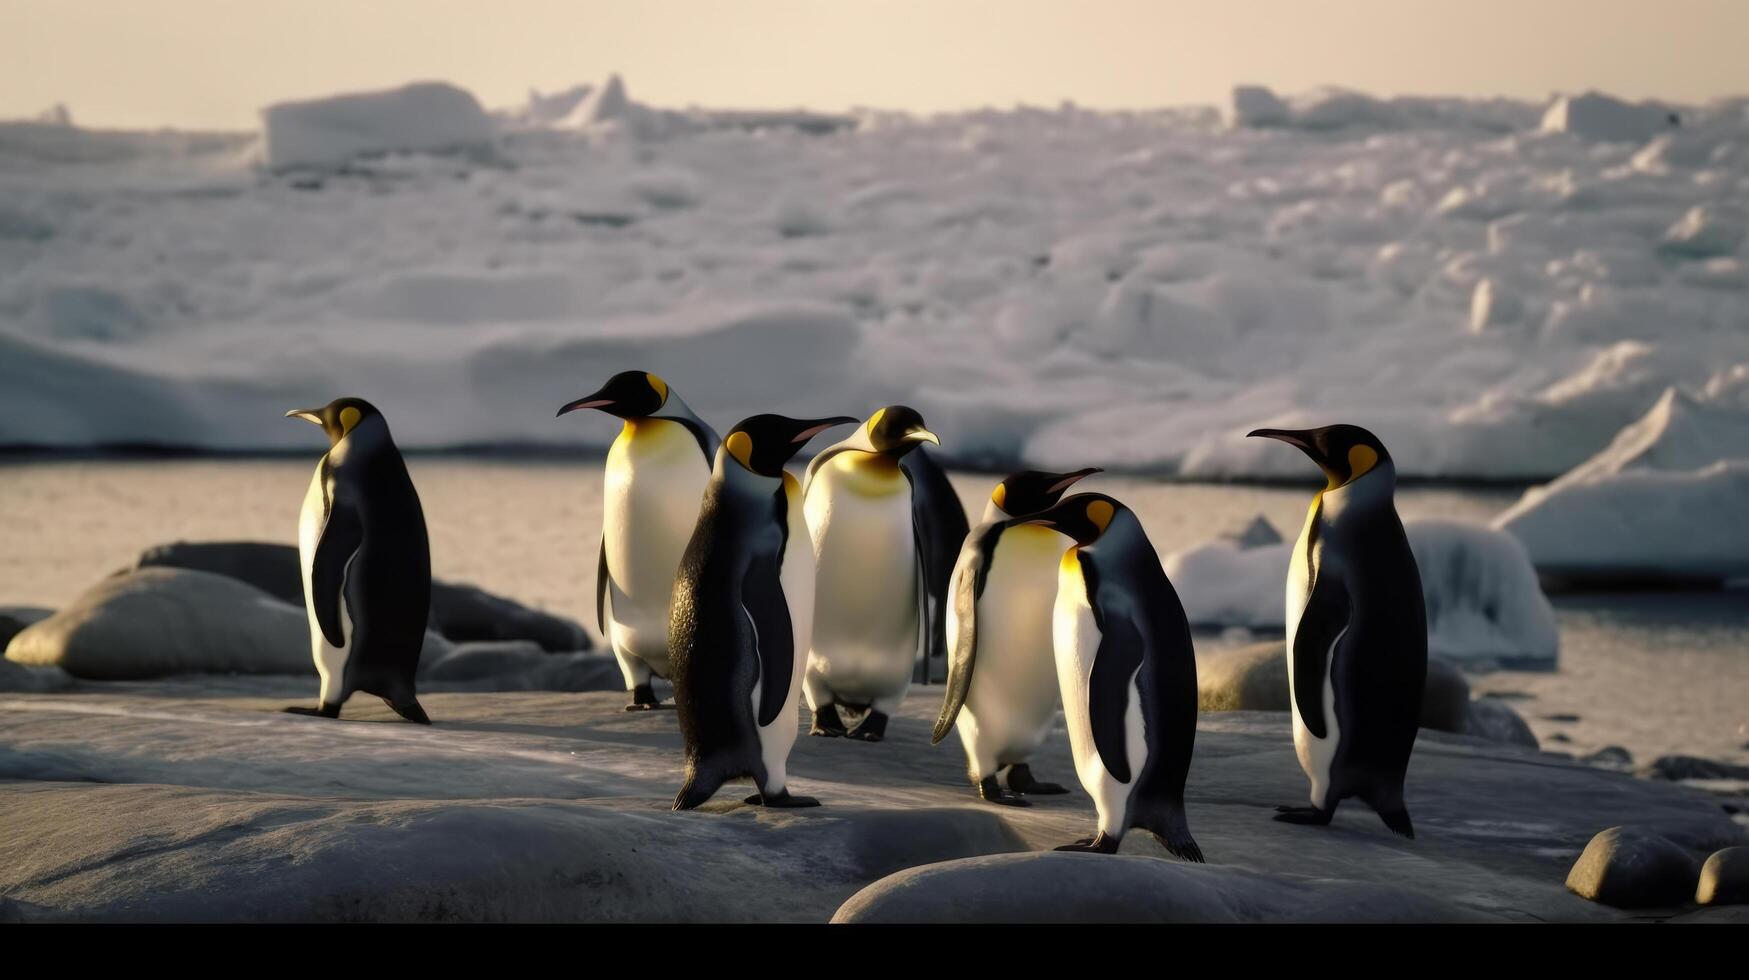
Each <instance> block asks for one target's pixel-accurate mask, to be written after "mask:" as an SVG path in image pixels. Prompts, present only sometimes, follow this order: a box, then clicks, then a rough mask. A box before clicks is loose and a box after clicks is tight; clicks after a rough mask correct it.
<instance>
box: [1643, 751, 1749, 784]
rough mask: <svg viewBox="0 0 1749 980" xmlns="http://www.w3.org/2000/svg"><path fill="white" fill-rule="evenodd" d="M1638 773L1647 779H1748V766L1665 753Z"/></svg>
mask: <svg viewBox="0 0 1749 980" xmlns="http://www.w3.org/2000/svg"><path fill="white" fill-rule="evenodd" d="M1639 774H1640V775H1641V776H1643V777H1645V778H1647V779H1669V780H1682V779H1749V766H1738V765H1732V764H1731V763H1729V762H1719V761H1717V760H1714V759H1702V758H1699V757H1697V756H1692V755H1665V756H1659V757H1658V758H1657V760H1655V761H1654V762H1652V764H1651V765H1648V766H1646V767H1644V768H1642V769H1641V770H1640V772H1639Z"/></svg>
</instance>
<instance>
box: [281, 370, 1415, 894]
mask: <svg viewBox="0 0 1749 980" xmlns="http://www.w3.org/2000/svg"><path fill="white" fill-rule="evenodd" d="M582 409H593V410H595V411H599V412H603V413H606V414H608V415H611V416H613V417H615V418H617V419H619V420H620V422H621V428H620V432H619V435H618V436H617V438H615V440H614V441H613V444H612V446H611V448H610V449H609V451H608V454H607V462H606V472H605V476H604V480H603V503H602V527H601V539H600V549H599V557H598V561H597V574H596V602H595V608H596V624H597V626H598V627H599V629H600V630H601V634H602V637H603V638H604V640H605V641H606V643H607V645H608V647H609V649H610V650H611V651H612V654H613V656H614V658H615V659H616V661H617V663H618V665H619V667H620V670H621V673H622V675H623V677H624V680H625V686H626V690H627V692H628V697H629V701H628V703H627V704H626V710H627V711H649V710H655V709H659V708H663V707H665V705H663V704H662V703H661V701H660V700H659V698H658V696H657V694H656V689H655V686H654V680H655V679H656V678H661V679H664V680H666V681H668V682H669V684H670V685H671V686H672V689H673V692H674V702H673V705H672V707H673V708H674V709H675V715H676V718H677V721H678V724H679V729H680V733H681V736H682V741H683V745H684V765H685V775H684V779H683V782H682V785H681V787H680V788H679V791H678V793H677V794H676V796H675V799H674V804H673V808H674V809H675V810H689V809H693V808H696V807H698V806H700V805H701V804H703V803H705V802H706V801H707V800H709V799H711V798H712V796H714V795H715V794H716V793H717V792H718V791H719V790H720V789H721V788H722V786H723V785H724V784H725V783H727V782H730V781H732V780H737V779H749V780H751V781H752V783H753V786H754V789H755V792H754V793H753V795H751V796H749V797H748V798H747V801H746V802H748V803H750V804H756V805H762V806H769V807H811V806H818V805H819V801H817V800H815V799H813V798H811V797H805V796H798V795H795V794H793V793H791V792H790V790H789V785H788V783H789V780H788V775H789V774H788V762H789V756H790V752H791V749H792V748H793V746H794V745H795V742H796V739H797V736H798V729H799V721H798V709H799V707H800V703H801V701H802V699H803V698H804V697H805V699H806V701H807V705H808V710H809V714H810V717H811V724H810V725H809V728H808V734H809V735H811V736H816V737H822V738H839V739H845V740H849V741H864V742H879V741H881V740H882V739H883V738H885V736H886V734H887V727H888V723H889V720H890V719H891V717H892V715H893V714H894V712H895V711H896V710H897V709H898V707H899V705H900V704H901V702H902V701H903V700H904V699H905V697H906V696H907V694H908V693H910V690H911V686H912V684H913V682H914V681H917V680H921V681H923V682H925V683H927V682H928V681H929V679H930V671H931V666H932V665H933V664H935V663H937V662H941V663H942V665H943V667H944V669H945V675H946V685H945V697H944V699H943V703H942V706H941V710H940V713H939V717H938V718H937V721H936V723H935V726H934V729H933V732H932V733H931V736H932V738H931V741H932V744H935V743H940V742H941V741H942V740H943V739H945V738H946V737H947V735H948V734H949V733H950V732H953V731H957V732H958V734H959V740H960V743H961V746H962V747H963V749H964V752H965V756H966V764H967V774H968V776H969V777H970V780H971V784H972V787H973V789H974V791H975V792H976V793H977V794H978V796H979V797H980V798H981V799H983V800H984V801H987V802H989V803H992V804H997V805H1003V806H1029V805H1031V802H1032V801H1031V799H1030V798H1031V797H1036V796H1046V795H1059V794H1065V793H1068V792H1069V790H1068V789H1067V788H1066V787H1065V786H1063V785H1061V784H1058V783H1053V782H1048V781H1045V780H1042V779H1040V778H1039V776H1038V775H1035V774H1034V773H1033V771H1032V768H1031V759H1032V756H1033V754H1034V753H1035V752H1036V751H1037V750H1038V748H1039V747H1040V746H1041V745H1042V744H1043V743H1044V741H1045V740H1046V738H1047V737H1048V736H1049V735H1050V734H1051V732H1052V731H1053V729H1054V727H1055V725H1056V719H1057V717H1058V708H1059V705H1060V707H1061V716H1062V718H1063V721H1064V724H1065V726H1066V728H1067V734H1068V738H1069V745H1070V749H1071V753H1072V756H1073V760H1074V767H1075V776H1076V779H1077V780H1078V782H1079V783H1080V785H1081V787H1082V789H1083V790H1084V791H1085V792H1086V793H1087V794H1088V796H1090V797H1092V799H1093V803H1094V808H1095V811H1096V816H1097V822H1096V825H1095V827H1094V832H1093V833H1092V834H1090V835H1088V836H1087V837H1085V838H1082V839H1080V840H1078V841H1076V842H1074V843H1071V844H1066V845H1064V846H1063V847H1061V848H1059V850H1079V851H1092V852H1097V853H1106V854H1109V853H1113V852H1115V851H1116V850H1117V849H1118V846H1119V844H1120V842H1121V841H1122V839H1123V837H1124V834H1125V833H1126V831H1128V830H1129V829H1130V828H1133V827H1139V828H1141V829H1143V830H1146V831H1148V832H1149V833H1151V834H1153V835H1154V836H1155V837H1156V838H1157V839H1158V840H1159V841H1160V843H1161V845H1162V846H1164V847H1165V848H1166V850H1167V851H1169V852H1170V853H1172V854H1174V855H1176V856H1178V857H1180V858H1182V859H1185V860H1189V861H1202V860H1203V854H1202V851H1201V849H1200V847H1199V846H1198V845H1197V843H1196V841H1195V839H1194V838H1193V837H1192V836H1191V832H1190V825H1189V820H1188V816H1187V813H1186V810H1185V803H1184V790H1185V784H1186V781H1187V778H1188V776H1189V772H1190V766H1191V759H1192V754H1193V750H1194V745H1195V740H1196V721H1197V678H1196V659H1195V651H1194V648H1193V642H1192V637H1191V630H1190V624H1189V621H1188V620H1187V618H1186V616H1185V612H1184V607H1183V605H1182V603H1181V602H1180V601H1179V598H1178V595H1177V593H1176V592H1175V591H1174V589H1173V586H1172V583H1171V582H1170V581H1169V580H1168V578H1167V576H1166V573H1165V571H1164V569H1163V568H1162V566H1161V563H1160V560H1159V557H1158V554H1157V552H1156V551H1155V548H1154V546H1153V544H1152V542H1150V541H1149V539H1148V535H1147V532H1146V530H1145V529H1144V528H1143V526H1142V522H1141V520H1140V518H1139V517H1138V516H1137V515H1136V513H1135V512H1134V511H1132V510H1131V509H1130V508H1129V507H1127V506H1125V505H1124V504H1123V502H1121V501H1119V500H1117V499H1115V498H1113V497H1111V496H1109V495H1107V494H1103V493H1073V494H1070V493H1069V491H1070V490H1071V488H1073V487H1074V486H1075V485H1076V484H1077V483H1078V482H1079V481H1081V480H1083V479H1086V478H1087V477H1089V476H1092V475H1094V474H1096V473H1099V472H1101V470H1100V469H1099V468H1098V467H1087V468H1084V469H1080V470H1074V471H1071V472H1045V471H1039V470H1026V471H1022V472H1018V473H1014V474H1012V475H1010V476H1008V477H1006V478H1005V479H1003V480H1001V481H1000V482H998V483H997V484H996V485H995V487H994V489H993V490H992V492H991V494H990V497H989V500H988V502H987V504H986V505H985V508H984V512H983V514H982V517H981V518H980V520H979V523H978V524H977V525H976V526H975V527H972V526H969V522H968V521H967V519H966V514H965V511H964V509H963V507H962V506H961V504H960V502H959V498H958V496H957V495H956V494H955V492H954V489H953V487H952V485H951V484H950V483H949V481H948V479H947V476H946V474H945V472H943V470H942V469H941V467H940V464H939V463H937V462H936V461H935V460H934V459H933V458H932V457H931V456H930V455H929V454H928V452H927V451H925V450H923V449H922V448H921V447H922V446H923V445H924V444H926V443H927V444H930V445H934V446H940V444H941V440H940V438H939V437H938V436H936V434H935V433H934V432H932V431H931V430H930V429H929V428H928V426H927V424H926V423H925V421H924V419H923V416H922V415H921V414H919V413H918V412H917V411H916V410H915V409H913V408H910V407H907V406H904V405H889V406H886V407H884V408H881V409H879V410H878V411H876V412H874V413H873V414H872V415H870V416H868V417H867V418H866V419H858V418H855V417H852V416H825V417H818V418H791V417H788V416H784V415H774V414H762V415H754V416H752V417H750V418H747V419H744V420H742V421H741V422H740V423H738V424H737V425H735V426H734V427H733V428H732V429H730V430H729V431H728V434H727V435H726V436H722V437H719V436H718V434H717V432H716V431H715V430H714V429H712V428H711V426H710V425H709V424H707V423H706V422H705V421H704V420H703V419H701V418H700V417H699V416H698V415H697V414H696V413H695V412H694V411H693V410H692V409H691V408H690V407H688V406H687V404H686V402H685V401H684V400H683V399H682V398H681V397H680V395H679V393H678V392H676V391H675V390H674V389H673V388H672V387H670V386H669V385H668V383H667V382H665V381H664V380H662V379H661V378H659V377H657V376H656V375H654V374H650V373H648V372H644V371H625V372H621V373H619V374H616V375H614V376H613V377H612V378H610V379H608V380H607V382H606V383H605V384H604V385H602V386H601V387H600V388H599V389H597V390H596V391H595V392H593V393H592V394H589V395H585V396H583V397H582V398H578V399H576V400H574V401H571V402H568V403H566V404H565V405H564V406H562V407H561V408H560V409H559V411H558V415H559V416H564V415H566V414H568V413H571V412H575V411H579V410H582ZM286 414H287V417H292V418H300V419H303V420H306V421H309V422H312V423H314V424H316V425H317V426H319V427H321V428H322V430H323V432H324V433H325V434H326V435H327V437H328V440H329V449H328V451H327V453H325V454H324V455H323V456H322V457H321V460H320V462H319V463H318V465H317V467H316V471H315V474H314V476H313V478H312V480H311V483H310V486H309V490H308V492H307V494H306V496H305V500H304V505H303V510H302V513H301V516H300V521H299V553H300V556H301V560H302V571H303V582H304V592H305V599H306V607H307V610H308V613H309V622H310V640H311V649H312V655H313V658H314V660H315V664H316V668H317V672H318V674H319V676H320V678H321V685H320V691H319V700H318V704H317V706H316V707H314V708H309V707H303V706H298V707H293V708H288V709H286V710H287V711H292V712H296V713H300V714H307V715H318V716H322V717H326V718H337V717H339V715H340V711H341V708H342V706H343V705H344V704H345V703H346V701H347V699H348V698H349V697H350V696H351V695H352V694H353V693H355V692H359V691H363V692H365V693H367V694H371V695H375V696H377V697H379V698H382V699H383V700H384V701H385V702H386V703H387V704H388V705H389V707H390V708H391V709H392V710H394V711H395V712H396V713H397V714H399V715H400V716H401V717H403V718H405V719H407V720H409V721H413V722H417V723H420V724H430V719H429V718H428V717H427V716H426V714H425V711H424V710H423V709H422V708H421V707H420V705H419V701H418V698H417V696H416V691H415V689H414V677H415V672H416V669H417V667H418V662H419V654H420V649H421V644H422V642H423V638H424V627H425V622H426V618H427V612H428V607H429V603H430V588H431V560H430V547H429V543H428V540H427V537H426V528H425V522H424V517H423V514H422V511H421V509H420V505H419V497H418V494H417V492H416V491H415V490H414V487H413V484H412V481H411V479H410V478H409V476H408V473H407V468H406V466H405V464H404V463H403V461H402V459H401V456H400V453H399V451H398V450H397V449H396V447H395V444H394V441H393V439H392V438H391V437H390V435H389V430H388V425H387V423H386V421H385V420H384V419H383V417H382V414H381V413H380V412H378V411H377V410H376V409H375V408H374V407H373V406H372V405H371V404H370V403H368V402H366V401H363V400H362V399H357V398H341V399H337V400H335V401H333V402H331V403H329V404H328V405H326V406H324V407H322V408H318V409H299V410H294V411H292V412H288V413H286ZM852 424H854V425H855V429H854V430H852V433H851V434H850V435H849V436H847V437H845V438H844V439H842V440H840V441H839V442H837V443H834V444H832V445H831V446H828V447H827V448H826V449H824V450H822V451H820V452H819V453H817V454H816V455H814V456H813V458H812V459H811V461H810V462H809V463H808V464H807V465H806V467H805V468H804V469H803V475H802V477H801V478H800V479H798V478H797V477H796V475H795V474H793V473H791V472H790V470H789V468H788V467H789V466H790V464H791V463H792V461H794V460H795V458H796V457H797V455H798V454H799V453H800V452H801V451H802V450H803V449H804V448H805V447H806V446H807V444H808V443H810V442H811V441H812V440H814V439H815V437H817V436H819V435H821V434H822V433H824V432H826V431H828V430H830V429H834V428H838V427H840V426H846V425H852ZM1249 435H1250V436H1253V437H1262V438H1269V439H1275V440H1279V441H1281V442H1285V443H1287V444H1289V445H1291V446H1294V447H1295V448H1297V449H1299V450H1300V451H1301V452H1303V453H1305V454H1306V455H1307V456H1308V457H1309V458H1310V459H1311V461H1312V462H1313V463H1314V464H1316V465H1317V466H1318V468H1319V469H1320V470H1321V471H1322V472H1323V473H1324V475H1325V477H1326V481H1327V485H1326V486H1325V487H1324V489H1322V490H1320V491H1319V492H1318V493H1317V495H1316V496H1315V497H1314V498H1313V500H1312V504H1311V507H1310V508H1309V510H1308V512H1307V516H1306V522H1305V525H1304V528H1303V529H1302V530H1301V532H1300V536H1299V540H1298V542H1297V543H1296V545H1295V547H1294V550H1293V557H1292V561H1291V563H1290V566H1289V568H1288V569H1287V581H1286V588H1285V594H1286V612H1287V643H1286V657H1287V669H1288V685H1289V694H1290V701H1291V706H1292V723H1293V742H1294V751H1295V754H1296V756H1297V757H1298V759H1299V762H1300V765H1301V768H1302V769H1303V770H1304V772H1305V775H1306V778H1307V780H1308V783H1309V793H1308V799H1307V805H1294V806H1281V807H1278V808H1277V810H1278V812H1277V813H1276V819H1278V820H1282V821H1285V822H1288V823H1295V824H1327V823H1329V822H1330V820H1331V819H1332V817H1333V816H1334V814H1335V810H1336V807H1337V805H1338V804H1339V803H1340V802H1341V801H1342V800H1344V799H1348V798H1351V797H1353V798H1358V799H1360V800H1361V801H1362V802H1364V803H1366V804H1367V805H1368V806H1370V807H1371V808H1372V809H1373V810H1374V811H1375V812H1376V813H1377V814H1378V815H1379V817H1380V818H1381V819H1382V820H1383V822H1384V823H1385V825H1386V826H1387V827H1388V828H1389V829H1390V830H1392V831H1394V832H1396V833H1398V834H1401V835H1403V836H1405V837H1413V836H1414V831H1413V829H1412V826H1411V824H1410V820H1409V813H1408V810H1407V808H1406V806H1405V803H1404V795H1403V783H1404V778H1405V775H1406V772H1407V768H1408V762H1409V757H1410V753H1411V751H1412V749H1413V746H1414V742H1415V737H1416V734H1417V731H1418V716H1419V707H1420V701H1421V690H1422V685H1423V683H1424V679H1425V674H1426V669H1427V630H1426V613H1425V608H1424V601H1423V596H1422V591H1421V585H1420V579H1419V573H1418V571H1417V568H1416V565H1415V559H1414V555H1413V554H1412V552H1411V551H1410V549H1409V544H1408V539H1407V537H1406V536H1405V535H1404V532H1403V525H1402V522H1401V520H1400V519H1399V518H1398V516H1397V513H1396V508H1395V504H1394V501H1393V495H1394V491H1395V486H1396V471H1395V468H1394V466H1393V465H1392V462H1391V457H1390V454H1389V453H1388V452H1387V451H1386V450H1385V447H1384V445H1383V443H1381V442H1380V441H1379V440H1378V438H1377V437H1375V436H1374V435H1373V434H1372V433H1370V432H1368V431H1366V430H1365V429H1362V428H1359V427H1357V426H1353V425H1331V426H1326V427H1323V428H1317V429H1304V430H1289V429H1259V430H1256V431H1253V432H1251V433H1250V434H1249ZM1046 775H1052V774H1049V773H1047V774H1046Z"/></svg>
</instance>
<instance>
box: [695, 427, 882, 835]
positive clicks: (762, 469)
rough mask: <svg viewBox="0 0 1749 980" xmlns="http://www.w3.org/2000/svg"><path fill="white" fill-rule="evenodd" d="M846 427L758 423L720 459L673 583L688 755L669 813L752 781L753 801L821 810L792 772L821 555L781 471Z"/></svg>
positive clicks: (735, 437) (733, 438)
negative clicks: (810, 445)
mask: <svg viewBox="0 0 1749 980" xmlns="http://www.w3.org/2000/svg"><path fill="white" fill-rule="evenodd" d="M855 421H856V419H854V418H849V417H837V418H824V419H792V418H785V417H784V416H782V415H755V416H753V417H752V418H749V419H745V420H743V421H742V422H741V424H739V425H737V426H735V428H734V429H732V430H730V432H729V435H728V437H727V438H726V439H724V440H723V444H722V446H721V447H720V448H719V449H718V450H717V453H716V459H715V462H714V464H713V467H712V469H711V478H710V486H709V488H708V489H706V491H705V495H704V502H703V506H702V507H701V508H700V509H699V513H698V523H697V526H696V527H695V528H694V530H693V532H692V538H691V540H690V541H689V542H688V543H687V545H686V552H685V555H684V557H682V558H681V561H680V569H679V574H678V575H677V576H676V577H675V580H674V601H673V605H672V608H671V610H670V612H669V621H668V654H669V658H670V664H671V665H672V667H673V669H674V706H675V707H676V708H677V709H679V715H680V734H681V737H682V740H683V741H684V743H685V746H686V782H685V784H684V785H683V786H682V787H681V789H680V792H679V794H678V795H676V797H675V799H674V809H676V810H690V809H692V808H694V807H696V806H698V805H699V804H701V803H703V802H704V801H706V800H708V799H710V798H711V796H712V795H713V794H714V793H716V791H717V790H718V789H719V788H720V787H721V786H722V785H723V783H725V782H727V781H729V780H731V779H735V778H738V777H741V776H752V777H753V780H754V783H755V784H756V786H757V787H758V792H757V793H756V794H755V795H753V796H751V797H749V798H748V800H747V802H749V803H761V804H764V805H766V806H818V805H819V803H818V801H816V800H813V799H809V798H807V797H802V796H792V795H791V794H790V792H789V790H788V788H787V777H786V767H787V765H788V761H789V752H790V748H791V747H792V746H793V745H794V744H795V740H796V704H797V701H798V698H799V694H798V691H799V689H800V687H801V679H802V669H803V665H804V663H805V661H804V654H805V652H806V651H807V649H808V643H809V639H810V637H811V636H812V632H813V622H814V550H813V545H812V543H811V542H810V541H809V539H808V527H807V524H806V523H805V522H804V521H803V518H802V505H801V487H800V486H798V485H797V483H796V479H795V477H793V476H791V475H790V474H788V473H786V472H784V468H783V467H784V464H785V463H787V462H788V461H789V460H790V458H791V457H792V456H794V455H795V454H796V452H797V451H798V450H800V449H801V448H802V446H803V444H805V443H806V442H807V441H808V440H810V439H812V438H813V437H814V436H816V435H818V434H820V433H821V432H823V431H825V430H827V429H829V428H832V427H833V426H835V425H843V424H845V423H847V422H855Z"/></svg>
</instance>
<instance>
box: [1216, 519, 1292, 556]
mask: <svg viewBox="0 0 1749 980" xmlns="http://www.w3.org/2000/svg"><path fill="white" fill-rule="evenodd" d="M1222 539H1223V540H1226V541H1231V542H1232V543H1233V544H1234V546H1235V547H1237V548H1238V549H1239V550H1241V551H1249V550H1250V549H1252V548H1267V547H1269V546H1270V545H1275V544H1281V532H1280V531H1277V530H1276V529H1275V525H1273V524H1271V523H1269V518H1267V517H1264V516H1263V515H1262V514H1258V515H1257V516H1256V517H1253V518H1251V522H1250V523H1249V524H1246V525H1245V526H1244V527H1243V528H1241V529H1240V530H1238V531H1234V532H1233V533H1231V534H1226V535H1223V536H1222Z"/></svg>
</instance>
